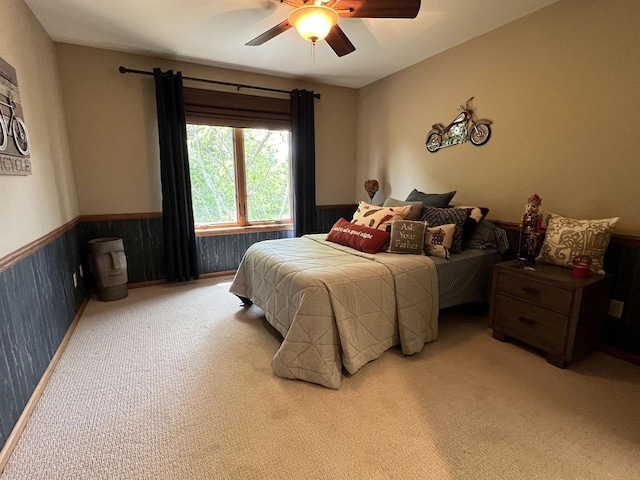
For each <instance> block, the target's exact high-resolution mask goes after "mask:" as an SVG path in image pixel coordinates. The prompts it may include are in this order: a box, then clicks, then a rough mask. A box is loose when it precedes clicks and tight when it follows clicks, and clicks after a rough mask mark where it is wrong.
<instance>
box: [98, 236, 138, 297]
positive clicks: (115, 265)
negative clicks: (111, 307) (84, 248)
mask: <svg viewBox="0 0 640 480" xmlns="http://www.w3.org/2000/svg"><path fill="white" fill-rule="evenodd" d="M89 248H90V251H91V262H90V264H91V269H92V271H93V274H94V276H95V277H96V282H97V284H98V298H99V299H100V300H101V301H103V302H111V301H113V300H120V299H121V298H125V297H126V296H127V295H128V294H129V292H128V291H127V257H126V255H125V253H124V242H123V241H122V239H121V238H119V237H102V238H94V239H93V240H89Z"/></svg>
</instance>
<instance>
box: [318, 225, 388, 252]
mask: <svg viewBox="0 0 640 480" xmlns="http://www.w3.org/2000/svg"><path fill="white" fill-rule="evenodd" d="M327 241H328V242H333V243H339V244H340V245H344V246H346V247H351V248H355V249H356V250H360V251H361V252H365V253H376V252H377V251H378V250H380V247H382V246H383V245H384V244H385V243H387V242H388V241H389V234H388V233H387V232H385V231H382V230H378V229H376V228H368V227H363V226H362V225H354V224H353V223H350V222H349V221H348V220H345V219H344V218H341V219H340V220H338V221H337V222H336V223H335V225H333V227H331V230H330V231H329V233H328V234H327Z"/></svg>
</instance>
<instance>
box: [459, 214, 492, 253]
mask: <svg viewBox="0 0 640 480" xmlns="http://www.w3.org/2000/svg"><path fill="white" fill-rule="evenodd" d="M454 208H464V209H466V210H468V211H469V217H468V218H467V220H466V221H465V222H464V225H463V226H462V249H463V250H464V249H465V248H467V243H469V239H470V238H471V235H473V232H474V230H475V229H476V227H477V226H478V224H479V223H480V222H481V221H482V220H483V219H484V217H486V216H487V213H489V209H488V208H486V207H471V206H467V205H455V206H454Z"/></svg>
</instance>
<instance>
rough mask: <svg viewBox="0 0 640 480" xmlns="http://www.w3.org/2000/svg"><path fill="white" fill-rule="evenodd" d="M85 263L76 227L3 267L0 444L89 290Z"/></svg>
mask: <svg viewBox="0 0 640 480" xmlns="http://www.w3.org/2000/svg"><path fill="white" fill-rule="evenodd" d="M81 262H82V260H81V255H80V252H79V249H78V227H77V226H75V227H73V228H71V229H70V230H68V231H67V232H66V233H64V234H62V235H61V236H59V237H58V238H56V239H55V240H53V241H51V242H50V243H47V244H46V245H44V246H43V247H42V248H39V249H38V250H36V251H35V252H33V253H31V254H30V255H28V256H26V257H25V258H22V259H21V260H19V261H17V262H16V263H13V264H12V265H11V266H9V267H8V268H6V269H5V270H2V271H0V447H1V446H2V445H4V443H5V441H6V440H7V438H8V436H9V434H10V433H11V431H12V430H13V427H14V426H15V423H16V421H17V420H18V417H19V416H20V414H21V413H22V410H23V409H24V407H25V405H26V404H27V401H28V400H29V398H30V397H31V394H32V393H33V391H34V389H35V387H36V385H37V384H38V382H39V381H40V378H41V377H42V374H43V373H44V371H45V370H46V368H47V366H48V365H49V362H50V361H51V358H52V357H53V355H54V354H55V352H56V350H57V349H58V346H59V345H60V341H61V340H62V338H63V337H64V335H65V334H66V332H67V330H68V328H69V326H70V325H71V322H72V321H73V318H74V316H75V314H76V312H77V311H78V309H79V308H80V306H81V304H82V301H83V299H84V297H85V295H86V293H87V290H86V287H85V282H84V279H80V278H78V280H79V283H78V287H77V288H74V286H73V279H72V275H73V273H74V271H75V272H76V273H77V272H78V266H79V265H80V263H81ZM85 267H86V265H85Z"/></svg>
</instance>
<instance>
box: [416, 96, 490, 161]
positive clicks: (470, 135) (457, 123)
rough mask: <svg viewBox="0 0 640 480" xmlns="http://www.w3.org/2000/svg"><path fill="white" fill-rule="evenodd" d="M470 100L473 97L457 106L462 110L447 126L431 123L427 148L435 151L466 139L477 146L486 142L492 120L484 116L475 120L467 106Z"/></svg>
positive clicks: (432, 151) (458, 143)
mask: <svg viewBox="0 0 640 480" xmlns="http://www.w3.org/2000/svg"><path fill="white" fill-rule="evenodd" d="M471 100H473V97H471V98H470V99H469V100H467V103H465V104H464V105H460V106H459V107H458V110H462V112H461V113H460V115H458V116H457V117H456V118H454V119H453V122H451V123H450V124H449V126H447V127H445V126H444V125H442V124H441V123H436V124H435V125H433V127H432V129H431V131H429V133H428V134H427V141H426V145H427V150H429V151H430V152H431V153H435V152H437V151H438V150H440V149H441V148H445V147H452V146H453V145H460V144H461V143H464V142H466V141H467V140H471V143H472V144H473V145H475V146H477V147H479V146H480V145H484V144H485V143H487V141H488V140H489V138H490V137H491V126H490V125H491V124H492V123H493V122H492V121H491V120H487V119H486V118H482V119H480V120H476V119H475V118H474V117H473V110H471V107H470V106H469V102H471Z"/></svg>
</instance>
